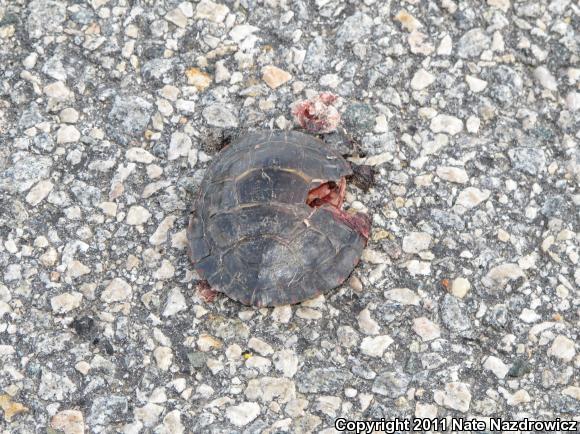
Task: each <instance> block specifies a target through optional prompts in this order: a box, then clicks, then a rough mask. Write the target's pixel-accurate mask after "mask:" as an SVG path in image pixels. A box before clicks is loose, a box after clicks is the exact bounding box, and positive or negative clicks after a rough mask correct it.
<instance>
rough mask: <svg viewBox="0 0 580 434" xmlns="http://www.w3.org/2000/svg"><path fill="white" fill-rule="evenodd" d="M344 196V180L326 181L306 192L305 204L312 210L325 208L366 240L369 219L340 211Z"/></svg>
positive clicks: (369, 225)
mask: <svg viewBox="0 0 580 434" xmlns="http://www.w3.org/2000/svg"><path fill="white" fill-rule="evenodd" d="M345 194H346V180H345V179H344V177H343V178H340V180H339V181H338V183H337V182H335V181H327V182H324V183H322V184H320V185H319V186H317V187H315V188H313V189H312V190H310V191H309V192H308V196H307V198H306V203H307V205H308V206H310V207H312V208H320V207H322V206H325V208H326V209H328V210H329V211H331V212H332V215H333V216H334V217H335V218H336V219H337V220H340V221H342V222H343V223H344V224H346V225H347V226H349V227H350V228H352V229H354V230H355V231H357V232H358V233H359V234H361V235H362V236H363V237H365V238H366V239H368V237H369V233H370V228H371V222H370V219H369V217H368V216H367V215H366V214H364V213H360V212H347V211H344V210H343V209H342V205H343V203H344V196H345Z"/></svg>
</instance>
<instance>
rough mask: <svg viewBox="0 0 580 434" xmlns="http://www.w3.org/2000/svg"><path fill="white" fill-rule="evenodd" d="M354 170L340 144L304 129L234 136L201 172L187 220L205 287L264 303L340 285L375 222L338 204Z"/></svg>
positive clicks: (297, 298) (281, 301)
mask: <svg viewBox="0 0 580 434" xmlns="http://www.w3.org/2000/svg"><path fill="white" fill-rule="evenodd" d="M352 174H353V170H352V168H351V166H350V164H349V163H348V162H347V161H346V160H345V159H344V158H343V157H342V156H341V155H340V154H339V153H338V152H336V151H335V150H333V149H331V148H330V147H329V146H328V145H326V144H325V143H324V142H323V141H322V140H320V139H319V138H317V137H315V136H312V135H309V134H306V133H302V132H300V131H275V130H267V131H266V130H262V131H255V132H249V133H247V134H245V135H241V136H240V137H238V138H236V139H233V140H231V141H230V143H229V144H228V145H227V146H226V147H224V148H223V149H222V150H221V151H220V152H219V153H218V154H217V155H216V156H215V157H214V159H213V160H212V162H211V163H210V165H209V167H208V169H207V170H206V172H205V174H204V177H203V179H202V181H201V184H200V187H199V189H198V193H197V196H196V197H195V199H194V202H193V207H192V211H191V215H190V220H189V226H188V228H187V241H188V242H187V245H188V253H189V257H190V259H191V261H192V262H193V264H194V269H195V270H196V272H197V273H198V274H199V275H200V277H201V278H202V279H205V281H206V282H204V284H205V288H206V289H207V288H208V285H209V287H211V289H212V291H217V292H221V293H224V294H226V295H227V296H228V297H230V298H232V299H234V300H237V301H238V302H241V303H242V304H245V305H248V306H257V307H269V306H278V305H286V304H295V303H299V302H302V301H304V300H308V299H311V298H313V297H315V296H317V295H319V294H320V293H322V292H325V291H328V290H330V289H332V288H335V287H337V286H338V285H340V284H341V283H343V282H344V281H345V280H346V278H347V277H348V276H349V275H350V274H351V272H352V270H353V269H354V267H355V266H356V265H357V263H358V261H359V259H360V256H361V254H362V251H363V249H364V248H365V246H366V244H367V240H368V237H369V232H370V226H371V224H370V219H369V217H368V216H367V215H366V214H364V213H361V212H348V211H345V210H343V209H342V206H343V202H344V195H345V191H346V179H347V177H349V176H350V175H352Z"/></svg>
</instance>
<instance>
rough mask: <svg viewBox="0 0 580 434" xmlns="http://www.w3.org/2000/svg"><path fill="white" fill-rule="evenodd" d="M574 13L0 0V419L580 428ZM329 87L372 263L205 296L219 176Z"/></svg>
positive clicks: (418, 0)
mask: <svg viewBox="0 0 580 434" xmlns="http://www.w3.org/2000/svg"><path fill="white" fill-rule="evenodd" d="M579 14H580V11H579V7H578V4H577V3H576V2H575V1H570V0H541V1H519V0H486V1H483V0H481V1H475V0H468V1H454V0H438V1H425V0H407V1H388V0H385V1H380V0H364V1H354V0H350V1H340V0H296V1H290V0H262V1H258V0H256V1H253V0H238V1H234V0H219V1H215V2H214V1H210V0H200V1H193V2H190V1H183V2H181V1H179V0H175V1H174V0H157V1H153V0H150V1H148V0H135V1H133V0H89V1H86V2H85V1H75V0H68V1H64V0H32V1H24V0H0V386H1V388H0V427H2V432H6V433H21V434H24V433H34V432H39V433H40V432H43V433H44V432H49V433H51V434H55V433H62V432H64V433H66V434H72V433H74V434H78V433H82V432H83V429H84V432H86V433H89V432H90V433H113V432H123V433H158V434H161V433H185V432H187V433H242V432H243V433H280V432H290V433H309V432H321V433H327V434H328V433H334V432H335V428H334V421H335V419H336V418H345V419H347V420H371V419H380V418H385V419H386V420H388V421H394V420H395V418H401V419H409V418H412V417H413V416H416V417H424V418H433V417H440V418H445V417H449V418H452V417H455V418H459V417H462V418H470V419H471V418H477V419H481V420H487V419H489V418H492V417H500V418H502V419H503V420H523V419H525V418H528V419H530V420H555V419H556V418H560V419H561V420H572V419H573V418H574V417H576V418H578V415H579V414H580V378H579V375H578V372H579V368H580V346H579V343H578V342H579V337H580V332H579V321H580V319H579V316H580V296H579V292H578V287H579V284H580V267H579V266H578V257H579V242H578V241H579V233H578V232H579V230H580V222H579V205H580V194H579V191H578V181H579V179H580V152H579V149H578V139H579V137H580V136H579V133H578V131H579V108H580V93H579V90H578V87H579V83H580V69H579V60H580V59H579V56H580V49H579V45H578V44H579V39H578V38H579V34H578V28H579V23H580V17H579ZM323 91H325V92H332V93H333V94H336V95H337V96H338V97H339V98H338V100H337V102H336V107H337V110H338V111H339V112H340V114H341V119H342V120H341V126H342V127H344V129H345V131H346V132H347V134H348V136H349V137H350V138H351V139H352V141H353V142H355V143H356V144H357V146H358V148H357V151H356V152H358V160H357V159H356V158H355V160H356V161H358V162H363V163H366V164H369V165H372V166H373V167H374V169H375V171H376V173H377V176H376V184H375V185H374V187H373V188H371V189H370V190H369V191H368V192H364V191H362V190H359V189H358V188H357V187H355V186H349V188H348V193H347V204H346V206H347V208H348V207H351V208H355V209H357V210H360V211H366V212H368V213H369V214H370V215H371V216H372V221H373V231H372V234H371V238H370V240H369V244H368V247H367V250H366V251H365V252H364V255H363V258H362V260H361V263H360V264H359V266H358V267H357V268H356V269H355V272H354V273H353V275H352V276H351V277H350V279H349V280H348V281H347V282H348V283H347V284H345V285H343V286H341V287H339V288H337V289H336V290H334V291H332V292H330V293H327V294H325V295H324V296H320V297H318V298H316V299H314V300H311V301H308V302H305V303H302V304H300V305H296V306H281V307H278V308H264V309H253V308H248V307H245V306H242V305H240V304H238V303H236V302H233V301H232V300H229V299H228V298H226V297H224V296H219V297H217V298H216V300H215V301H214V302H213V303H206V302H205V301H203V300H202V299H201V298H200V296H199V294H198V293H197V292H196V289H195V288H196V284H197V277H198V276H196V274H195V273H194V272H193V271H192V266H191V264H190V262H189V261H188V258H187V253H186V249H185V228H186V225H187V221H188V214H189V211H190V206H191V204H192V201H193V198H194V196H195V194H196V191H197V189H198V186H199V184H200V181H201V179H202V177H203V174H204V171H205V170H206V168H207V166H208V163H209V161H211V159H212V158H213V157H214V156H215V155H216V152H217V150H218V149H219V145H220V143H221V142H222V140H223V139H224V138H225V137H227V136H228V135H232V134H236V133H237V132H239V131H241V130H242V129H248V128H249V129H257V128H272V129H291V128H296V121H295V120H294V119H293V116H292V111H291V108H292V106H293V104H294V103H296V102H297V101H300V100H304V99H307V98H311V97H313V96H316V95H318V94H319V93H320V92H323ZM327 140H329V142H333V143H334V145H335V146H338V147H341V146H344V145H345V144H346V143H347V142H341V141H340V137H339V134H337V133H334V135H330V136H329V137H327ZM83 427H84V428H83Z"/></svg>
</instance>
